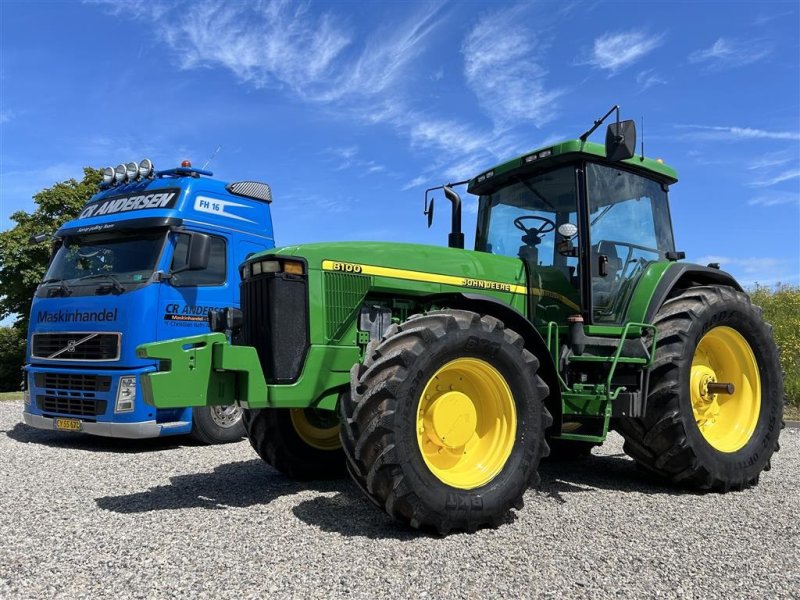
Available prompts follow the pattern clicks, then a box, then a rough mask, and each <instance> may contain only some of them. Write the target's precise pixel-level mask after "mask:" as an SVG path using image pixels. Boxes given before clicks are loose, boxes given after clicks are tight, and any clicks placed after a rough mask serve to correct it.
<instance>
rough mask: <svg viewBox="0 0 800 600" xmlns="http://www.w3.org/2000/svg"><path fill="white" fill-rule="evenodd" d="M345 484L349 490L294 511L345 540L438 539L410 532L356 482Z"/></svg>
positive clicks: (307, 520)
mask: <svg viewBox="0 0 800 600" xmlns="http://www.w3.org/2000/svg"><path fill="white" fill-rule="evenodd" d="M346 483H347V485H346V488H345V489H342V490H341V491H340V492H339V493H338V494H336V495H335V496H333V497H328V496H320V497H318V498H314V499H312V500H304V501H303V502H301V503H300V504H298V505H297V506H295V507H294V508H293V509H292V512H293V513H294V514H295V516H296V517H297V518H298V519H300V520H301V521H303V522H304V523H307V524H308V525H312V526H314V527H318V528H319V529H321V530H322V531H327V532H329V533H338V534H340V535H343V536H346V537H364V538H368V539H371V540H376V539H380V540H385V539H392V540H397V541H401V542H408V541H412V540H416V539H419V538H432V537H435V536H434V535H433V534H430V533H426V532H424V531H418V530H416V529H411V528H409V527H408V526H407V525H402V524H400V523H398V522H397V521H395V520H393V519H392V518H391V517H389V516H388V515H387V514H386V513H384V512H383V511H382V510H379V509H378V508H377V507H375V506H373V504H372V503H371V502H370V501H369V500H368V499H367V498H366V497H365V496H364V494H362V493H361V491H360V490H359V489H358V487H357V486H356V485H355V484H354V483H352V482H350V481H347V482H346ZM343 487H344V486H343Z"/></svg>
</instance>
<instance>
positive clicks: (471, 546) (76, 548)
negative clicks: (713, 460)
mask: <svg viewBox="0 0 800 600" xmlns="http://www.w3.org/2000/svg"><path fill="white" fill-rule="evenodd" d="M21 413H22V404H21V402H2V403H0V434H1V435H0V483H1V484H2V488H1V489H2V491H1V492H0V598H3V599H11V598H98V599H99V598H186V597H192V598H209V599H218V598H236V599H242V598H264V597H267V596H268V595H269V596H270V597H276V598H286V597H294V598H331V597H347V598H409V597H414V598H487V597H495V598H496V597H503V598H517V597H520V598H617V597H622V598H633V597H636V598H639V597H641V598H703V599H707V598H724V599H726V600H727V599H729V598H771V599H778V598H798V597H800V489H799V488H800V429H790V428H787V429H785V430H784V431H783V433H782V435H781V447H782V449H781V452H780V453H779V454H777V455H776V456H775V457H774V458H773V461H772V464H773V469H772V470H771V471H769V472H767V473H764V474H763V475H762V477H761V483H760V484H759V485H758V486H757V487H756V488H753V489H749V490H745V491H743V492H733V493H728V494H724V495H723V494H716V493H711V494H695V493H689V492H685V491H682V490H677V489H675V488H672V487H670V486H667V485H665V484H663V483H661V482H659V481H657V480H653V479H651V478H649V477H648V476H647V475H645V474H643V473H641V472H640V471H639V470H638V469H637V468H636V467H635V465H634V463H633V462H632V461H631V460H630V459H628V458H627V457H626V456H625V455H624V454H623V453H622V440H621V438H620V437H619V436H617V435H616V434H612V435H611V436H609V439H608V441H607V442H606V443H605V444H604V445H603V446H602V447H600V448H596V449H595V450H594V451H593V452H594V454H593V456H592V457H590V458H588V459H586V460H582V461H574V462H561V463H556V462H552V463H551V462H546V463H543V464H542V466H541V468H540V472H541V475H542V485H541V487H540V488H539V489H538V490H534V489H531V490H529V491H528V493H527V494H526V495H525V508H524V509H523V510H522V511H519V512H515V513H512V514H511V515H509V517H508V519H507V520H506V523H505V524H504V525H501V526H500V527H499V528H497V529H494V530H492V529H489V530H482V531H479V532H478V533H476V534H473V535H468V534H456V535H451V536H448V537H446V538H439V537H435V536H431V535H426V534H421V533H419V532H415V531H411V530H409V529H407V528H405V527H403V526H401V525H399V524H396V523H394V522H393V521H392V520H391V519H389V517H387V516H386V515H384V514H383V513H382V512H380V511H379V510H378V509H376V508H375V507H374V506H373V505H372V504H371V503H370V502H369V501H368V500H367V499H366V498H364V497H363V496H362V494H361V493H360V492H359V490H358V489H357V488H356V486H355V485H354V484H351V482H350V481H349V480H346V479H344V480H341V481H335V482H321V483H311V484H300V483H295V482H292V481H289V480H287V479H286V478H284V477H283V476H281V475H280V474H279V473H278V472H276V471H274V470H273V469H272V468H270V467H269V466H267V465H266V464H264V463H262V462H261V460H259V459H258V457H257V456H256V455H255V454H254V453H253V451H252V450H251V448H250V446H249V444H248V443H247V442H242V443H237V444H230V445H227V446H214V447H206V446H198V445H194V444H193V443H192V442H190V441H189V440H187V439H185V438H161V439H155V440H134V441H125V440H110V439H105V438H99V437H92V436H87V435H76V434H67V433H59V432H50V431H41V430H36V429H32V428H29V427H27V426H25V425H24V424H22V423H20V420H21Z"/></svg>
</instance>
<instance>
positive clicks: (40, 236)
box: [28, 233, 51, 245]
mask: <svg viewBox="0 0 800 600" xmlns="http://www.w3.org/2000/svg"><path fill="white" fill-rule="evenodd" d="M50 237H51V235H50V234H49V233H35V234H33V235H32V236H31V237H29V238H28V244H30V245H33V244H41V243H42V242H45V241H47V240H49V239H50Z"/></svg>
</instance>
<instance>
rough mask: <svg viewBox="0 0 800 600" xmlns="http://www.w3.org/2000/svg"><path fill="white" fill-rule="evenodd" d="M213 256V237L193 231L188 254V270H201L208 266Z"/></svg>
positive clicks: (185, 268)
mask: <svg viewBox="0 0 800 600" xmlns="http://www.w3.org/2000/svg"><path fill="white" fill-rule="evenodd" d="M210 257H211V237H210V236H208V235H206V234H205V233H193V234H192V237H191V238H189V251H188V253H187V256H186V266H185V267H184V270H186V271H201V270H203V269H205V268H206V267H207V266H208V261H209V258H210Z"/></svg>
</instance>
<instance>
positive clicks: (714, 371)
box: [618, 286, 783, 491]
mask: <svg viewBox="0 0 800 600" xmlns="http://www.w3.org/2000/svg"><path fill="white" fill-rule="evenodd" d="M653 323H654V324H655V325H656V327H657V329H658V337H657V342H656V358H655V362H654V364H653V367H652V369H651V374H650V390H649V394H648V398H647V408H646V413H645V416H644V418H641V419H623V420H620V421H619V423H618V429H619V430H620V433H621V434H622V435H623V437H624V438H625V445H624V450H625V452H626V453H627V454H628V455H630V456H631V457H633V458H634V459H635V460H636V461H637V462H638V463H639V464H640V465H641V466H643V467H644V468H645V469H646V470H648V471H651V472H653V473H655V474H657V475H660V476H662V477H666V478H667V479H669V480H671V481H673V482H676V483H681V484H683V485H687V486H689V487H695V488H699V489H704V490H709V489H714V490H719V491H727V490H729V489H737V490H739V489H743V488H745V487H747V486H749V485H754V484H756V483H757V482H758V478H759V475H760V473H761V472H762V471H764V470H769V468H770V460H771V457H772V454H773V453H774V452H776V451H777V450H778V435H779V433H780V430H781V426H782V418H783V377H782V375H781V371H780V362H779V358H778V349H777V347H776V346H775V342H774V341H773V340H772V329H771V327H770V326H769V325H768V324H766V323H765V322H764V321H763V319H762V317H761V309H759V308H758V307H757V306H754V305H753V304H752V303H751V302H750V299H749V298H748V297H747V295H746V294H743V293H741V292H737V291H735V290H733V289H731V288H729V287H721V286H719V287H717V286H706V287H695V288H690V289H688V290H685V291H683V292H682V293H680V294H679V295H677V296H675V297H674V298H671V299H669V300H667V301H666V302H665V303H664V305H663V306H662V307H661V308H660V309H659V311H658V313H657V314H656V317H655V319H654V321H653ZM728 383H730V384H731V386H732V387H731V388H730V389H729V390H727V391H725V392H718V391H715V390H718V389H719V388H720V387H721V384H728ZM709 386H711V387H709ZM729 392H732V393H729Z"/></svg>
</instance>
